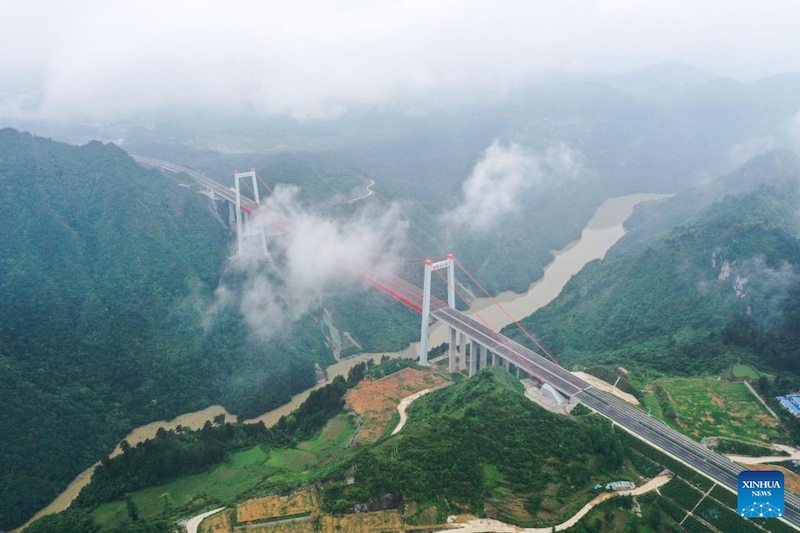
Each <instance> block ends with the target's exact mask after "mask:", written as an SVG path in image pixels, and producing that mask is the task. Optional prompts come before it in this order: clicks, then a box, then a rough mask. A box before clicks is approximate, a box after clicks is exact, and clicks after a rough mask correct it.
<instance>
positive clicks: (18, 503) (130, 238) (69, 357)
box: [0, 129, 331, 530]
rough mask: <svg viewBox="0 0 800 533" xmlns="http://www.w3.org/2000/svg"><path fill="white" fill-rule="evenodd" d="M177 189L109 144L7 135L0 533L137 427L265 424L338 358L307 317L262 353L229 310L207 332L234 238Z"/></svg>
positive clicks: (1, 223) (1, 239)
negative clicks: (247, 419) (206, 413)
mask: <svg viewBox="0 0 800 533" xmlns="http://www.w3.org/2000/svg"><path fill="white" fill-rule="evenodd" d="M178 185H179V183H177V182H175V181H173V180H172V179H170V178H168V177H165V175H162V174H161V173H159V172H157V171H152V170H145V169H144V168H142V167H141V166H139V165H138V164H136V163H135V162H134V161H133V160H132V159H131V158H130V157H129V156H128V155H127V154H126V153H125V152H124V151H123V150H121V149H120V148H118V147H116V146H114V145H112V144H105V145H104V144H102V143H99V142H91V143H89V144H87V145H85V146H70V145H66V144H62V143H57V142H53V141H50V140H47V139H42V138H38V137H34V136H31V135H29V134H24V133H20V132H18V131H15V130H11V129H3V130H0V205H2V206H3V207H2V210H0V301H2V302H3V306H2V307H0V368H2V372H0V395H2V397H3V408H2V410H0V424H2V425H3V427H5V428H7V431H4V432H2V435H0V449H2V450H3V453H2V454H0V471H2V472H3V476H2V478H0V530H1V529H8V528H11V527H14V526H18V525H19V524H21V523H22V522H23V521H24V520H25V519H27V518H28V517H29V516H30V515H32V514H33V513H34V512H35V511H36V510H38V509H39V508H40V507H42V506H44V505H45V504H46V503H48V502H49V501H50V500H51V499H52V498H53V496H55V494H56V493H58V492H59V491H61V490H63V488H64V487H65V486H66V484H67V482H68V481H69V480H71V479H72V478H73V477H74V476H75V475H77V474H78V473H79V472H81V471H82V470H84V469H86V468H87V467H89V466H90V465H91V464H92V463H93V462H95V461H97V460H99V459H100V458H101V457H102V456H103V455H105V454H107V453H108V452H109V450H111V449H112V448H113V447H114V446H115V445H116V443H117V442H118V441H119V440H120V439H121V438H122V437H123V436H124V435H125V434H126V433H127V432H128V431H129V430H130V429H132V428H133V427H136V426H138V425H141V424H143V423H146V422H149V421H153V420H158V419H163V418H165V417H173V416H175V415H177V414H180V413H183V412H186V411H192V410H196V409H200V408H204V407H207V406H208V405H210V404H213V403H223V404H225V405H226V406H227V407H228V408H229V409H231V410H232V411H234V412H237V413H242V414H245V415H246V416H247V415H255V414H260V413H261V412H263V410H266V409H267V408H269V407H272V406H275V405H278V404H281V403H284V402H285V401H287V400H288V398H289V397H290V396H291V394H293V393H294V392H298V391H299V390H302V389H304V388H306V387H308V386H310V385H312V384H313V383H314V363H315V362H327V361H329V360H330V359H331V355H330V350H329V349H328V348H327V347H326V346H325V344H324V337H323V335H322V334H321V332H320V331H319V329H318V328H316V327H310V326H313V324H312V323H311V322H310V319H306V320H307V321H309V322H307V323H304V322H301V323H300V326H299V327H301V328H304V329H301V331H302V334H300V335H297V336H295V337H293V338H277V339H273V340H272V341H271V342H269V343H264V342H260V341H257V340H256V339H254V338H253V336H252V335H251V334H250V333H249V331H248V329H247V327H246V325H245V324H244V321H243V320H242V318H241V316H239V315H238V314H237V312H236V311H235V310H232V311H230V312H228V313H224V314H222V315H220V316H219V317H218V318H217V319H216V320H215V321H214V323H213V324H212V325H210V326H209V327H204V323H203V318H204V310H205V309H206V308H207V307H208V306H209V304H210V301H211V298H212V292H213V290H214V289H215V288H216V286H217V284H218V282H219V279H220V276H221V273H222V269H223V267H224V266H225V262H226V256H227V253H228V233H227V229H225V228H223V227H221V225H220V224H219V223H218V222H217V220H216V219H215V218H214V217H212V216H211V215H210V213H209V212H208V205H207V202H208V200H207V199H205V198H204V197H203V196H200V195H198V194H196V193H195V192H194V191H193V190H192V189H191V188H187V187H183V186H178Z"/></svg>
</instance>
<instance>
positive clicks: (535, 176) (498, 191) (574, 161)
mask: <svg viewBox="0 0 800 533" xmlns="http://www.w3.org/2000/svg"><path fill="white" fill-rule="evenodd" d="M581 168H582V166H581V163H580V162H579V161H578V158H577V157H576V154H575V152H574V151H573V150H571V149H569V148H568V147H567V146H566V145H564V144H558V145H554V146H551V147H550V148H548V149H547V151H545V152H544V153H542V154H538V155H537V154H534V153H533V152H531V151H529V150H527V149H525V148H523V147H522V146H520V145H519V144H517V143H510V144H508V145H504V144H502V143H501V142H500V141H494V142H493V143H492V145H491V146H489V148H487V149H486V152H484V154H483V158H482V159H481V160H480V161H479V162H478V163H477V164H476V165H475V167H474V168H473V169H472V172H471V174H470V175H469V177H468V178H467V179H466V181H464V183H463V185H462V194H463V199H462V201H461V203H460V204H459V205H458V206H456V207H455V208H453V209H452V210H450V211H447V212H445V213H444V214H443V215H442V217H441V220H442V222H443V223H444V225H445V227H446V228H447V229H448V230H450V231H451V232H455V231H459V230H465V231H475V232H485V231H488V230H489V229H491V228H493V227H494V226H495V224H497V223H499V222H500V221H501V220H502V219H503V217H504V216H506V215H509V214H512V213H515V212H516V211H518V210H519V208H520V205H521V197H522V195H523V194H524V193H525V192H526V191H527V190H528V189H530V188H531V187H533V186H535V185H536V184H538V183H541V182H542V180H543V179H545V178H557V179H563V178H572V177H574V176H575V175H576V174H577V173H579V172H580V171H581Z"/></svg>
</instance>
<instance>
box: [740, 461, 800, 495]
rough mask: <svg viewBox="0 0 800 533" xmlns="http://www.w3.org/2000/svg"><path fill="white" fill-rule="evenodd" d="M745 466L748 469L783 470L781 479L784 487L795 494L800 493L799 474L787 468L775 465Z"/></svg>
mask: <svg viewBox="0 0 800 533" xmlns="http://www.w3.org/2000/svg"><path fill="white" fill-rule="evenodd" d="M747 468H749V469H750V470H780V471H781V472H783V479H784V484H785V486H786V488H787V489H789V490H790V491H792V492H794V493H795V494H800V476H798V475H797V474H795V473H794V472H792V471H791V470H789V469H788V468H783V467H782V466H775V465H747Z"/></svg>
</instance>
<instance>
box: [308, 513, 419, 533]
mask: <svg viewBox="0 0 800 533" xmlns="http://www.w3.org/2000/svg"><path fill="white" fill-rule="evenodd" d="M320 530H321V531H322V532H323V533H339V532H343V531H348V532H351V533H375V532H378V531H403V530H404V524H403V518H402V517H401V516H400V511H398V510H397V509H392V510H389V511H376V512H373V513H357V514H346V515H337V516H331V515H324V516H323V517H322V518H321V520H320Z"/></svg>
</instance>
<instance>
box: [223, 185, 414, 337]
mask: <svg viewBox="0 0 800 533" xmlns="http://www.w3.org/2000/svg"><path fill="white" fill-rule="evenodd" d="M297 193H298V189H297V188H295V187H292V186H283V185H279V186H278V187H276V188H275V191H274V193H273V194H272V195H271V196H270V197H269V198H267V199H266V201H264V202H262V208H261V209H260V211H259V213H258V214H257V215H256V216H255V217H254V218H253V220H252V221H251V222H250V223H249V224H248V226H247V228H248V229H247V231H245V234H244V241H243V244H244V249H243V252H242V253H241V254H240V255H239V257H237V258H236V260H235V261H233V263H232V265H233V268H234V269H235V274H237V276H240V277H242V278H243V279H241V280H240V282H239V288H238V290H239V294H237V295H232V294H231V293H232V292H233V291H234V289H232V288H231V287H229V286H227V285H225V286H222V287H220V289H218V291H217V301H216V303H215V306H214V308H213V309H214V310H218V309H219V308H220V307H223V306H225V305H231V304H232V303H233V302H237V304H236V305H238V306H239V309H240V311H241V313H242V315H243V316H244V318H245V320H246V322H247V324H248V325H249V326H250V328H251V330H252V331H253V333H255V334H256V336H257V337H259V338H261V339H266V338H269V337H271V336H273V335H275V334H279V333H282V332H285V331H286V330H287V328H288V327H289V326H290V325H291V323H292V322H294V321H296V320H297V319H299V318H300V317H302V316H303V315H304V314H306V313H308V312H309V311H312V310H313V309H315V308H318V307H319V306H320V305H321V304H322V300H323V297H324V296H325V295H326V294H330V293H331V292H333V291H335V290H337V289H342V288H348V287H353V286H357V285H358V284H363V283H364V281H363V278H362V276H364V275H366V276H370V277H381V276H384V275H387V274H389V273H391V272H392V271H393V270H394V266H395V259H394V258H395V257H397V255H398V253H399V252H400V251H401V249H402V248H403V247H404V246H405V243H406V232H407V229H408V223H407V221H406V220H405V218H404V217H403V214H402V210H401V209H400V207H399V205H397V204H393V205H391V206H389V208H388V209H381V210H380V211H378V210H377V209H369V208H367V209H364V210H362V211H360V212H359V213H357V214H356V215H354V216H352V217H350V218H347V219H339V218H333V217H328V216H324V215H323V214H321V213H319V212H315V211H314V209H312V208H308V207H304V206H303V205H301V203H300V202H299V201H298V200H297ZM262 228H263V237H262ZM264 244H266V249H267V258H265V257H264V253H263V247H264Z"/></svg>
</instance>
